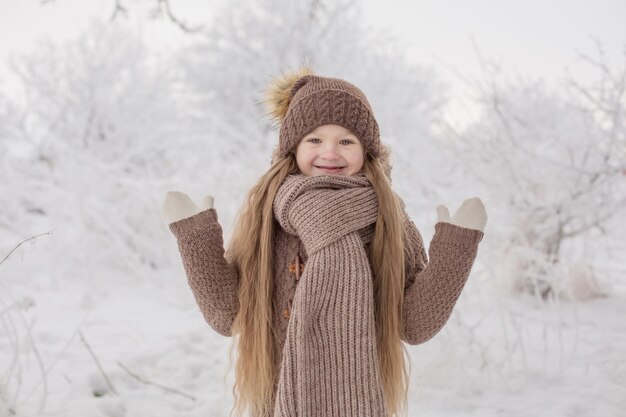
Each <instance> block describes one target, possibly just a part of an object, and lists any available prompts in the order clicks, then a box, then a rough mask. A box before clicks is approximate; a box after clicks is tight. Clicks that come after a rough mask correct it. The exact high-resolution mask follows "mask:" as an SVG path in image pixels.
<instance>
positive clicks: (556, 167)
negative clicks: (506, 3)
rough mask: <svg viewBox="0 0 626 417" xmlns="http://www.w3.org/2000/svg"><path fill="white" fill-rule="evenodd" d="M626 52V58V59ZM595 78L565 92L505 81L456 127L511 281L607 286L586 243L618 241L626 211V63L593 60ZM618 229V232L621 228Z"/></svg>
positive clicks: (533, 288)
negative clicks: (617, 222) (614, 226)
mask: <svg viewBox="0 0 626 417" xmlns="http://www.w3.org/2000/svg"><path fill="white" fill-rule="evenodd" d="M625 57H626V56H625ZM587 60H588V62H589V63H591V64H592V65H594V67H595V68H596V70H597V71H596V74H597V77H596V80H595V82H594V83H593V84H591V85H585V84H583V83H581V82H580V81H576V80H575V79H573V78H572V77H569V78H568V79H567V80H566V83H565V85H566V88H565V90H564V91H563V92H561V91H555V90H550V89H549V88H548V87H546V85H545V83H543V82H542V81H537V80H531V79H519V80H516V81H515V82H503V81H501V80H500V77H499V74H498V70H499V69H498V68H497V67H491V69H492V73H491V75H490V76H489V77H488V79H487V81H486V82H484V83H483V84H482V85H481V86H480V90H479V91H478V92H477V95H478V96H479V100H480V103H481V105H482V110H483V113H482V116H481V117H480V119H479V120H478V121H477V122H476V123H475V124H473V125H471V126H469V127H468V128H467V129H465V130H463V131H456V130H453V129H450V130H449V132H450V137H449V139H450V141H451V143H453V147H452V148H451V149H453V150H456V151H457V152H458V154H462V155H464V156H465V159H463V161H464V162H465V164H464V169H466V170H467V172H470V173H472V174H474V178H477V179H479V181H480V182H481V183H482V184H483V185H484V186H485V192H486V193H488V195H489V198H488V199H489V200H490V201H492V202H493V203H494V204H493V205H492V207H493V209H494V210H492V211H491V212H490V214H493V216H491V218H492V219H493V220H491V221H490V223H491V230H490V231H489V230H488V231H487V232H491V234H492V235H494V237H495V238H496V240H497V243H496V244H495V246H497V248H494V249H496V250H495V252H494V254H495V253H499V256H497V259H499V260H501V264H500V265H499V267H500V268H502V269H501V273H502V274H504V275H506V277H502V279H509V278H510V281H508V282H509V283H510V284H511V285H512V288H513V289H516V290H523V291H530V292H532V293H534V294H537V295H538V296H540V297H542V298H543V299H545V298H549V297H553V296H566V297H569V298H575V299H585V298H588V297H594V296H599V295H602V294H603V293H604V292H605V291H606V289H605V288H602V287H603V285H602V282H601V281H600V280H598V278H599V277H598V276H597V274H596V272H595V268H594V259H593V258H594V253H593V252H590V251H586V252H581V250H580V247H581V245H583V243H584V242H585V241H586V240H589V239H591V240H595V239H597V236H601V237H604V238H605V239H606V238H610V237H611V236H612V235H613V233H615V231H613V230H610V228H609V227H607V226H608V225H609V224H610V222H611V221H612V220H613V219H614V218H615V216H617V215H618V214H619V213H622V214H623V212H624V209H625V208H626V176H625V172H626V118H625V115H626V97H625V94H624V92H625V88H626V67H624V66H621V67H619V68H615V69H613V68H610V67H609V64H608V63H607V61H606V58H605V57H603V56H602V55H601V54H600V55H599V58H596V59H592V58H587ZM613 236H614V235H613Z"/></svg>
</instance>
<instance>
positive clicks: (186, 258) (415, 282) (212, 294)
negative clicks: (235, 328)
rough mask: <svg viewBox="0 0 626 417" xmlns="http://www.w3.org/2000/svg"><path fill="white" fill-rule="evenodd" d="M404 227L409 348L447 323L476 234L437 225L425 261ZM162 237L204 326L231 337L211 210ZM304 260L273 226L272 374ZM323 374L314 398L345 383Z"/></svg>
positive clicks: (297, 245)
mask: <svg viewBox="0 0 626 417" xmlns="http://www.w3.org/2000/svg"><path fill="white" fill-rule="evenodd" d="M406 227H407V228H408V231H409V236H410V242H411V245H410V250H411V251H413V253H414V254H415V256H414V257H413V258H414V259H415V262H413V263H410V262H408V261H407V264H406V265H405V270H406V284H405V294H404V306H403V320H404V327H405V338H406V340H404V341H405V342H406V343H409V344H413V345H414V344H419V343H423V342H425V341H427V340H429V339H430V338H432V337H433V336H434V335H435V334H437V332H439V330H440V329H441V328H442V327H443V325H444V324H445V323H446V322H447V320H448V318H449V317H450V314H451V312H452V309H453V307H454V305H455V303H456V301H457V299H458V297H459V295H460V293H461V290H462V289H463V286H464V285H465V282H466V280H467V277H468V276H469V272H470V269H471V267H472V264H473V262H474V259H475V257H476V254H477V250H478V244H479V242H480V241H481V240H482V238H483V232H481V231H478V230H473V229H467V228H463V227H459V226H456V225H452V224H449V223H443V222H439V223H437V224H436V225H435V235H434V237H433V239H432V241H431V243H430V248H429V257H428V258H427V257H426V251H425V249H424V244H423V241H422V237H421V235H420V233H419V231H418V230H417V228H416V227H415V224H414V223H413V222H412V221H411V220H410V219H409V218H408V217H406ZM170 230H171V231H172V232H173V234H174V235H175V236H176V239H177V241H178V247H179V250H180V254H181V257H182V261H183V265H184V268H185V271H186V273H187V278H188V283H189V285H190V287H191V289H192V291H193V294H194V297H195V299H196V301H197V304H198V306H199V307H200V310H201V312H202V314H203V315H204V318H205V320H206V321H207V323H208V324H209V325H210V326H211V327H212V328H213V329H215V330H216V331H217V332H218V333H220V334H221V335H224V336H231V325H232V323H233V320H234V318H235V316H236V314H237V311H238V300H237V287H238V275H237V270H236V269H235V268H234V267H233V266H232V265H229V264H228V263H227V262H226V260H225V259H224V245H223V237H222V228H221V226H220V224H219V223H218V219H217V213H216V211H215V210H214V209H210V210H205V211H202V212H200V213H198V214H196V215H194V216H192V217H189V218H186V219H182V220H179V221H177V222H174V223H172V224H170ZM361 237H362V238H363V236H361ZM363 242H364V243H365V245H366V246H365V250H366V251H365V253H368V251H367V248H368V247H367V246H368V245H369V243H367V242H368V240H366V239H363ZM428 259H430V261H429V260H428ZM307 261H308V255H307V252H306V249H305V245H303V244H302V241H301V240H300V238H298V236H296V235H293V234H289V233H287V232H286V231H285V230H284V229H283V228H282V227H281V226H280V224H277V233H276V240H275V247H274V300H273V306H274V317H273V320H274V325H275V327H276V329H277V330H278V334H277V337H278V340H277V342H278V343H277V344H276V346H277V349H278V352H277V355H275V357H276V358H277V363H276V367H277V369H280V366H281V359H282V355H283V354H284V349H283V348H284V345H285V339H286V334H287V327H288V324H289V320H290V317H291V316H292V314H291V311H292V303H293V301H294V295H295V293H296V287H297V285H298V284H299V282H301V281H302V279H301V278H302V277H301V274H302V273H303V271H304V265H305V264H306V262H307ZM328 371H329V373H328V375H329V377H328V378H324V380H323V381H325V384H326V385H327V386H323V387H318V389H320V390H323V391H324V393H319V395H318V397H323V396H324V395H325V393H332V392H336V391H338V389H339V387H338V386H335V385H336V384H337V381H339V380H342V381H344V382H345V381H349V379H347V378H344V379H341V378H338V377H337V376H334V377H333V376H332V375H331V374H332V373H341V372H342V369H340V368H337V367H332V369H328ZM352 383H353V384H354V386H352V387H351V388H350V387H348V388H349V389H352V390H356V389H358V388H361V386H360V383H359V381H352ZM342 389H345V387H342ZM294 395H295V393H294ZM313 396H315V395H313ZM340 406H341V408H342V411H341V413H342V414H341V415H359V414H358V411H359V407H361V406H362V404H358V403H355V402H351V405H350V404H348V405H345V404H341V405H340ZM346 406H347V407H348V409H346V408H345V407H346ZM324 415H329V416H331V415H332V416H334V415H339V414H335V413H331V414H324Z"/></svg>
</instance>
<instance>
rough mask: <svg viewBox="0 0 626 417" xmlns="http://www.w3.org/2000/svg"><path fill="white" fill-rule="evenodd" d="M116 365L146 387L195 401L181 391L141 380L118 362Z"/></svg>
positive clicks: (191, 396)
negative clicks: (152, 387) (159, 389)
mask: <svg viewBox="0 0 626 417" xmlns="http://www.w3.org/2000/svg"><path fill="white" fill-rule="evenodd" d="M117 364H118V365H119V366H120V367H121V368H122V369H123V370H125V371H126V372H127V373H128V374H129V375H130V376H132V377H133V378H135V379H136V380H137V381H139V382H141V383H143V384H146V385H152V386H154V387H157V388H161V389H162V390H163V391H166V392H171V393H173V394H178V395H182V396H183V397H185V398H189V399H190V400H192V401H196V397H194V396H193V395H189V394H185V393H184V392H181V391H179V390H177V389H175V388H168V387H166V386H163V385H160V384H157V383H154V382H150V381H147V380H145V379H143V378H142V377H140V376H139V375H137V374H135V373H134V372H132V371H131V370H130V369H128V368H127V367H125V366H124V365H123V364H122V363H120V362H118V363H117Z"/></svg>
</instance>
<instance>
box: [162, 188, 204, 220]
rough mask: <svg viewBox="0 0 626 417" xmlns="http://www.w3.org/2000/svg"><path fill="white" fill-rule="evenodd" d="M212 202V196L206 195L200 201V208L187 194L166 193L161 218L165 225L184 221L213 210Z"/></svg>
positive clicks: (178, 192) (177, 192)
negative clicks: (202, 212)
mask: <svg viewBox="0 0 626 417" xmlns="http://www.w3.org/2000/svg"><path fill="white" fill-rule="evenodd" d="M214 200H215V199H214V198H213V196H211V195H207V196H206V197H204V199H203V200H202V208H200V207H198V206H197V205H196V203H194V202H193V200H192V199H191V198H190V197H189V196H188V195H187V194H185V193H181V192H180V191H168V192H167V194H166V195H165V200H164V201H163V205H162V206H161V218H162V219H163V221H164V222H166V223H167V224H170V223H174V222H176V221H178V220H182V219H186V218H187V217H191V216H193V215H196V214H198V213H200V212H201V211H204V210H207V209H210V208H213V202H214Z"/></svg>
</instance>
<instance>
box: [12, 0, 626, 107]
mask: <svg viewBox="0 0 626 417" xmlns="http://www.w3.org/2000/svg"><path fill="white" fill-rule="evenodd" d="M223 1H224V0H218V1H215V0H213V1H199V0H195V1H193V0H170V2H171V4H172V8H173V10H174V12H175V13H176V14H177V15H178V16H179V17H180V18H181V19H182V20H185V21H187V22H189V23H191V24H193V23H195V22H198V21H200V20H210V15H211V11H212V10H213V9H212V8H213V7H214V6H213V5H215V4H216V3H217V4H219V3H222V2H223ZM40 3H41V0H21V1H19V2H18V1H16V0H0V59H1V60H2V65H0V71H2V72H3V75H4V77H2V78H6V74H5V73H4V71H5V67H4V64H5V61H6V57H7V54H8V52H9V51H10V50H20V49H24V48H29V47H30V45H32V43H33V41H34V39H36V38H37V37H39V36H48V37H51V38H53V39H65V38H68V37H71V36H73V35H74V34H75V33H77V32H78V31H79V30H80V28H81V26H84V25H86V24H87V17H88V16H89V15H97V16H100V17H103V18H108V17H109V16H110V15H111V14H112V11H113V7H114V4H115V2H114V0H97V1H96V0H55V1H54V2H53V3H50V4H46V5H41V4H40ZM123 3H126V4H130V3H131V1H129V0H127V1H123ZM134 3H136V0H135V1H134ZM152 3H156V0H143V3H141V4H152ZM362 4H363V8H364V13H365V18H366V20H367V22H366V23H367V24H369V25H373V26H374V27H378V28H386V29H388V30H389V31H391V32H392V33H394V34H396V35H397V36H398V37H399V38H400V40H401V41H402V42H405V43H406V53H407V56H408V57H409V58H410V59H411V60H413V61H415V62H419V63H424V64H430V65H435V66H436V67H437V68H438V69H440V70H441V71H442V73H443V74H444V75H445V76H446V77H450V81H451V83H452V87H453V93H455V94H457V95H458V96H461V95H462V94H463V87H462V85H461V84H460V81H459V80H454V79H452V78H453V77H452V73H451V72H450V71H448V70H447V69H445V67H444V65H443V64H445V65H446V66H449V67H452V68H455V69H456V70H458V71H460V72H462V73H463V74H468V75H471V76H477V75H478V74H479V64H478V60H477V58H476V54H475V51H474V49H473V46H472V42H471V39H474V41H475V42H476V44H477V45H478V47H479V48H480V51H481V53H482V54H483V56H485V57H488V58H490V59H493V60H496V61H497V62H499V63H500V64H502V65H503V66H504V69H505V71H506V72H508V73H511V74H512V75H513V74H515V73H520V74H525V75H530V76H538V77H544V78H546V80H548V81H549V82H552V83H554V82H556V81H557V79H558V77H560V76H561V75H563V73H564V70H565V68H569V69H570V71H571V72H572V73H573V74H575V75H576V76H578V77H580V78H582V79H585V77H588V75H589V72H588V71H586V70H585V68H586V67H585V66H583V65H581V63H580V62H579V61H578V60H577V52H586V53H592V52H593V43H592V40H591V38H592V37H597V38H598V39H599V40H601V41H602V42H603V43H604V45H605V49H606V52H607V54H608V55H609V56H610V57H612V58H613V60H614V61H615V62H616V63H617V62H618V59H619V55H620V54H621V53H622V51H623V50H624V48H625V46H624V45H625V44H626V24H624V21H625V20H626V19H625V17H626V1H624V0H577V1H572V0H569V1H566V0H551V1H544V0H525V1H515V2H514V1H502V0H500V1H498V0H474V1H466V0H448V1H435V0H414V1H408V0H386V1H375V0H363V1H362ZM130 13H131V15H132V14H133V13H135V15H137V14H138V13H140V12H139V11H138V9H137V8H136V6H133V7H132V8H131V9H130ZM198 16H200V18H198ZM171 30H172V33H176V30H175V29H174V28H171Z"/></svg>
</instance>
